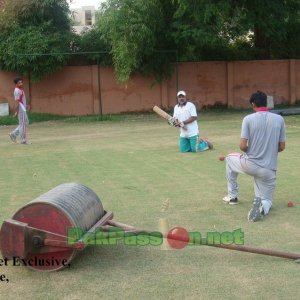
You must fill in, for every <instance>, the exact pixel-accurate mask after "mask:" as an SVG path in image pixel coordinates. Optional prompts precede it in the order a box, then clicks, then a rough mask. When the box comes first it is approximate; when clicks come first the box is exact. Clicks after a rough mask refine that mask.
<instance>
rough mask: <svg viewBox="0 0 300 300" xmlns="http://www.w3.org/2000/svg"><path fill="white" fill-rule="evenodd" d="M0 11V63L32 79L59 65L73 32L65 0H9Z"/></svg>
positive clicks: (5, 67) (38, 77) (62, 60)
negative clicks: (49, 54)
mask: <svg viewBox="0 0 300 300" xmlns="http://www.w3.org/2000/svg"><path fill="white" fill-rule="evenodd" d="M4 8H5V9H4V10H2V11H1V12H0V66H1V68H2V69H3V70H6V71H14V72H15V71H17V72H19V73H23V74H27V75H30V76H31V78H32V80H34V81H37V80H40V79H41V78H42V77H43V76H46V75H49V74H52V73H54V72H55V71H57V70H59V69H60V68H62V67H63V66H64V65H65V64H66V61H67V59H68V57H67V56H66V55H62V54H60V55H51V56H45V55H46V54H48V53H61V52H70V47H71V46H70V45H72V40H74V34H73V33H72V32H71V30H70V20H69V17H68V12H69V10H68V5H67V2H66V0H45V1H38V0H25V1H22V2H20V1H17V0H11V1H8V2H6V4H5V6H4Z"/></svg>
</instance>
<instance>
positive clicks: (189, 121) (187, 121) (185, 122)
mask: <svg viewBox="0 0 300 300" xmlns="http://www.w3.org/2000/svg"><path fill="white" fill-rule="evenodd" d="M195 120H197V117H189V118H188V119H187V120H185V121H183V124H184V125H187V124H189V123H192V122H194V121H195Z"/></svg>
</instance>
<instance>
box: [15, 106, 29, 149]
mask: <svg viewBox="0 0 300 300" xmlns="http://www.w3.org/2000/svg"><path fill="white" fill-rule="evenodd" d="M18 119H19V126H18V127H17V128H16V129H15V130H14V131H13V132H12V133H13V134H14V135H15V136H18V135H20V141H21V143H24V142H26V126H27V125H28V123H29V121H28V117H27V113H26V111H19V113H18Z"/></svg>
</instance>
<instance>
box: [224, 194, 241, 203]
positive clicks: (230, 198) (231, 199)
mask: <svg viewBox="0 0 300 300" xmlns="http://www.w3.org/2000/svg"><path fill="white" fill-rule="evenodd" d="M223 201H224V203H228V204H230V205H235V204H238V202H239V200H238V198H237V197H235V198H232V197H230V196H229V195H227V196H225V197H224V198H223Z"/></svg>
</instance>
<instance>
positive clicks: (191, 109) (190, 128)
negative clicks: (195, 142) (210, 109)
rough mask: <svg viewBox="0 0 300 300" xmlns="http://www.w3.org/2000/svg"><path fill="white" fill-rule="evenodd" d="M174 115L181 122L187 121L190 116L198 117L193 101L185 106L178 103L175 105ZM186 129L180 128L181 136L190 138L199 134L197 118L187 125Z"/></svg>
mask: <svg viewBox="0 0 300 300" xmlns="http://www.w3.org/2000/svg"><path fill="white" fill-rule="evenodd" d="M173 117H174V118H175V119H178V121H179V122H183V121H186V120H187V119H189V118H190V117H197V110H196V106H195V105H194V104H193V103H191V102H186V104H185V105H184V106H179V105H178V104H177V105H176V106H175V107H174V113H173ZM185 127H186V130H184V129H183V128H180V136H181V137H185V138H189V137H192V136H195V135H198V134H199V128H198V123H197V120H195V121H193V122H192V123H189V124H187V125H185Z"/></svg>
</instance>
